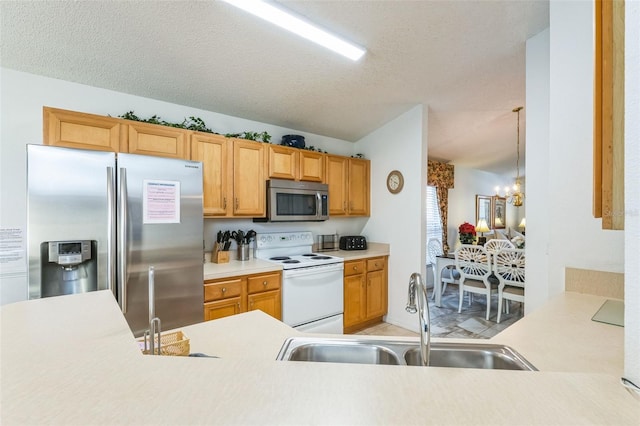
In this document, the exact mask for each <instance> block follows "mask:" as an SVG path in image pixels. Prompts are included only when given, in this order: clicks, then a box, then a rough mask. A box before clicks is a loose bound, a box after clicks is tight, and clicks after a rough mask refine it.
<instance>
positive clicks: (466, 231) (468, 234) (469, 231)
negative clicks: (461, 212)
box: [458, 222, 476, 244]
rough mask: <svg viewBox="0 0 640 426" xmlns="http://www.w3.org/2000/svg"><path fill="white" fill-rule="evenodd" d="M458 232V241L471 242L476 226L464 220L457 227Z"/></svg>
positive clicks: (472, 241) (473, 238)
mask: <svg viewBox="0 0 640 426" xmlns="http://www.w3.org/2000/svg"><path fill="white" fill-rule="evenodd" d="M458 233H459V234H460V242H461V243H462V244H473V243H474V241H475V240H476V227H475V226H473V225H472V224H470V223H469V222H465V223H463V224H462V225H460V226H459V227H458Z"/></svg>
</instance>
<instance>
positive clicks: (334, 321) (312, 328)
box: [295, 314, 344, 334]
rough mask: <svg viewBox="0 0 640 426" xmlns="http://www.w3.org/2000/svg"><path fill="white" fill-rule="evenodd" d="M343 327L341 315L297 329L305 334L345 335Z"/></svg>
mask: <svg viewBox="0 0 640 426" xmlns="http://www.w3.org/2000/svg"><path fill="white" fill-rule="evenodd" d="M343 327H344V325H343V315H342V314H340V315H334V316H332V317H329V318H324V319H321V320H318V321H314V322H310V323H307V324H303V325H299V326H297V327H295V329H296V330H298V331H302V332H303V333H324V334H343V331H344V328H343Z"/></svg>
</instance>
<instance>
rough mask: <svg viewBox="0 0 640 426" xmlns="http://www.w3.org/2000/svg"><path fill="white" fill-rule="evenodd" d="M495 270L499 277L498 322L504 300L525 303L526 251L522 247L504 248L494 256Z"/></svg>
mask: <svg viewBox="0 0 640 426" xmlns="http://www.w3.org/2000/svg"><path fill="white" fill-rule="evenodd" d="M493 272H494V274H495V275H496V277H498V280H499V281H500V285H499V286H498V320H497V321H498V323H499V322H500V316H501V314H502V302H503V300H507V308H508V307H509V305H508V304H509V301H510V300H513V301H514V302H520V303H524V286H525V251H524V250H522V249H515V248H513V249H510V248H508V249H503V250H500V251H499V252H498V253H497V254H495V255H494V256H493ZM507 312H508V310H507Z"/></svg>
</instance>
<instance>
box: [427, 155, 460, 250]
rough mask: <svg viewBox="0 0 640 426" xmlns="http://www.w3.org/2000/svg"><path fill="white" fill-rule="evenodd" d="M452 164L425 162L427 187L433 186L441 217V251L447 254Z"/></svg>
mask: <svg viewBox="0 0 640 426" xmlns="http://www.w3.org/2000/svg"><path fill="white" fill-rule="evenodd" d="M453 175H454V171H453V164H446V163H440V162H438V161H432V160H428V161H427V185H429V186H435V187H436V192H437V193H438V202H439V204H440V217H442V249H443V250H444V252H445V253H449V244H447V211H448V208H447V206H448V205H449V188H453Z"/></svg>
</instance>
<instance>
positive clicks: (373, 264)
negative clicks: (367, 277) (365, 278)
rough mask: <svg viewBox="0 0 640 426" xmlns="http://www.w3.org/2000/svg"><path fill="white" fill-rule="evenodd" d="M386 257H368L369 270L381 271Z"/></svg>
mask: <svg viewBox="0 0 640 426" xmlns="http://www.w3.org/2000/svg"><path fill="white" fill-rule="evenodd" d="M384 264H385V262H384V257H374V258H372V259H367V271H368V272H371V271H381V270H383V269H384Z"/></svg>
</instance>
